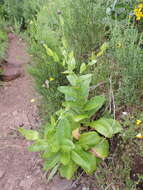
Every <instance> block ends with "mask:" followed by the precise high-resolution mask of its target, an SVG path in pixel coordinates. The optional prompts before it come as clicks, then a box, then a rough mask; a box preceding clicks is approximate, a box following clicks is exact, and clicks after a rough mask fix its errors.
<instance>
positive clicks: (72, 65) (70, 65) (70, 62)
mask: <svg viewBox="0 0 143 190" xmlns="http://www.w3.org/2000/svg"><path fill="white" fill-rule="evenodd" d="M75 67H76V61H75V58H74V53H73V51H72V52H71V53H70V54H69V60H68V70H69V71H73V70H74V69H75Z"/></svg>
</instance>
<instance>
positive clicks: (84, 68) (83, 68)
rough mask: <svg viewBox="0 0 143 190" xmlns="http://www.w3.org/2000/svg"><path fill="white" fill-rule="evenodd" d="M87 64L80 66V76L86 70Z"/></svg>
mask: <svg viewBox="0 0 143 190" xmlns="http://www.w3.org/2000/svg"><path fill="white" fill-rule="evenodd" d="M86 68H87V67H86V64H85V63H82V64H81V66H80V74H81V73H83V72H84V71H85V70H86Z"/></svg>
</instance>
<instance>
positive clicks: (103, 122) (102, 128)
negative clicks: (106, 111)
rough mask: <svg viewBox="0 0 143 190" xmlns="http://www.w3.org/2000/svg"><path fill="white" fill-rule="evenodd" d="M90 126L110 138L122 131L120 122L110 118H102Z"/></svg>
mask: <svg viewBox="0 0 143 190" xmlns="http://www.w3.org/2000/svg"><path fill="white" fill-rule="evenodd" d="M89 125H90V127H92V128H94V129H95V130H96V131H98V133H100V134H101V135H104V136H105V137H108V138H111V137H112V136H113V135H114V134H116V133H119V132H120V131H121V130H122V127H121V125H120V123H119V122H118V121H116V120H114V119H108V118H101V119H99V120H97V121H93V122H91V123H90V124H89Z"/></svg>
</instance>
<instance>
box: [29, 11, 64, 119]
mask: <svg viewBox="0 0 143 190" xmlns="http://www.w3.org/2000/svg"><path fill="white" fill-rule="evenodd" d="M47 13H48V12H47V10H46V9H43V8H42V9H41V11H40V12H39V13H38V15H37V20H33V21H32V22H31V23H30V26H29V28H28V31H27V32H28V35H29V36H27V41H28V43H29V49H28V51H29V53H30V55H32V56H31V58H32V64H31V65H30V67H29V72H30V74H31V75H32V76H33V77H34V78H35V87H36V89H37V91H38V92H39V93H40V94H41V95H42V97H43V100H42V105H41V112H42V113H43V114H42V115H45V113H46V117H47V113H49V115H50V114H52V113H54V112H55V111H56V110H57V109H59V108H60V106H61V101H60V100H62V99H63V95H62V94H61V93H59V92H58V91H57V87H58V86H59V85H62V84H65V83H66V82H65V76H64V75H63V74H62V72H63V71H64V66H63V64H62V62H63V55H62V51H61V48H60V47H61V44H60V42H59V39H58V36H57V34H56V32H55V31H53V30H51V29H50V28H49V25H48V24H47V23H46V19H47ZM37 52H38V53H37ZM53 55H54V56H53Z"/></svg>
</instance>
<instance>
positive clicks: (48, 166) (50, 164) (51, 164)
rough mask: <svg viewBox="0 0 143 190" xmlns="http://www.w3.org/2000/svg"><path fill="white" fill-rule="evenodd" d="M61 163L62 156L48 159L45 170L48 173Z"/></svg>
mask: <svg viewBox="0 0 143 190" xmlns="http://www.w3.org/2000/svg"><path fill="white" fill-rule="evenodd" d="M59 161H60V154H55V155H53V156H52V157H50V158H48V159H46V161H45V163H44V168H43V169H44V170H46V171H48V170H50V169H52V168H53V167H55V165H56V164H57V163H58V162H59Z"/></svg>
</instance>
